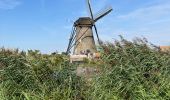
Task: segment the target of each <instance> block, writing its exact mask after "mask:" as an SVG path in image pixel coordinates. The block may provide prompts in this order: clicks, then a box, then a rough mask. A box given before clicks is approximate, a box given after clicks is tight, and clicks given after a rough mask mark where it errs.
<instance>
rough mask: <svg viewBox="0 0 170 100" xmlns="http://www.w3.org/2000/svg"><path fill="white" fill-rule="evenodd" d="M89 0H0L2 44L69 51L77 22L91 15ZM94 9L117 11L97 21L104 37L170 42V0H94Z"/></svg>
mask: <svg viewBox="0 0 170 100" xmlns="http://www.w3.org/2000/svg"><path fill="white" fill-rule="evenodd" d="M85 1H86V0H0V47H2V46H4V47H6V48H19V49H21V50H28V49H38V50H41V51H42V52H43V53H50V52H54V51H56V50H57V51H65V49H66V48H67V44H68V39H69V36H70V32H71V28H72V25H73V22H74V21H75V20H76V19H77V18H78V17H80V16H88V15H89V14H88V13H87V6H86V2H85ZM91 2H92V8H93V11H94V13H97V12H98V11H99V10H101V9H102V8H103V7H105V6H106V5H111V6H112V7H113V12H112V13H111V14H109V15H107V16H106V17H104V18H102V19H101V20H99V21H98V22H97V23H96V24H97V27H98V31H99V36H100V38H101V39H102V40H104V41H113V39H119V37H118V35H122V36H124V38H126V39H129V40H131V39H133V38H135V37H146V38H147V39H148V40H149V41H150V42H152V43H154V44H156V45H170V0H91Z"/></svg>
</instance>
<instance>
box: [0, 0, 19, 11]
mask: <svg viewBox="0 0 170 100" xmlns="http://www.w3.org/2000/svg"><path fill="white" fill-rule="evenodd" d="M20 4H21V2H20V1H19V0H0V9H3V10H9V9H14V8H15V7H17V6H19V5H20Z"/></svg>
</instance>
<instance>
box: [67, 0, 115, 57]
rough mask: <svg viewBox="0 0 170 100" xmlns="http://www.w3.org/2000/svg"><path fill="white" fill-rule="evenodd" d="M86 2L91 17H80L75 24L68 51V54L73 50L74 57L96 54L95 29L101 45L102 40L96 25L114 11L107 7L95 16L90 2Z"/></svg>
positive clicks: (88, 0)
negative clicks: (86, 53)
mask: <svg viewBox="0 0 170 100" xmlns="http://www.w3.org/2000/svg"><path fill="white" fill-rule="evenodd" d="M86 1H87V5H88V11H89V13H90V14H89V15H90V17H80V18H79V19H78V20H76V21H75V22H74V25H73V29H72V32H71V36H70V39H69V44H68V48H67V51H66V53H67V54H69V53H71V50H72V51H73V55H82V54H84V53H85V52H88V53H96V52H97V49H96V45H95V40H94V34H93V28H94V31H95V33H96V37H97V40H98V43H99V45H100V39H99V35H98V31H97V27H96V25H95V23H96V22H97V21H98V20H99V19H101V18H103V17H104V16H106V15H107V14H109V13H110V12H111V11H112V7H107V8H105V9H104V10H102V11H101V12H99V13H97V15H96V16H94V15H93V11H92V7H91V4H90V0H86Z"/></svg>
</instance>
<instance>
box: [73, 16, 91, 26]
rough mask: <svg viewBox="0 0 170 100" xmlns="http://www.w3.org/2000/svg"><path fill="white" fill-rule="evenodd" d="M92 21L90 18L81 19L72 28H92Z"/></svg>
mask: <svg viewBox="0 0 170 100" xmlns="http://www.w3.org/2000/svg"><path fill="white" fill-rule="evenodd" d="M93 24H94V21H93V20H92V19H91V18H90V17H81V18H79V19H78V20H77V21H76V22H75V23H74V26H93Z"/></svg>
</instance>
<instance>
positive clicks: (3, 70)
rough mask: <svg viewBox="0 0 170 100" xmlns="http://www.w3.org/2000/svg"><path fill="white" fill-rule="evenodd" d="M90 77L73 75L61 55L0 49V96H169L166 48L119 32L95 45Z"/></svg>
mask: <svg viewBox="0 0 170 100" xmlns="http://www.w3.org/2000/svg"><path fill="white" fill-rule="evenodd" d="M100 52H101V55H102V57H101V59H99V60H97V61H86V64H84V65H81V66H91V67H93V66H94V67H98V69H100V70H99V71H100V74H96V75H93V77H92V79H91V81H90V83H88V82H87V81H86V79H84V77H79V76H77V75H76V73H75V70H76V68H77V66H78V65H74V64H70V63H69V60H68V57H67V56H66V55H59V54H55V53H53V54H49V55H47V54H46V55H45V54H41V53H40V52H39V51H38V50H35V51H32V50H29V51H28V52H27V53H26V52H23V51H22V52H19V50H6V49H4V48H2V49H1V50H0V99H1V100H143V99H146V100H169V99H170V52H169V51H167V52H162V51H161V50H160V49H159V48H158V47H156V46H154V45H152V44H149V43H148V41H147V40H146V39H136V40H134V41H132V42H131V41H127V40H125V39H124V38H123V37H121V39H120V40H119V41H115V42H114V43H105V44H102V46H101V47H100Z"/></svg>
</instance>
